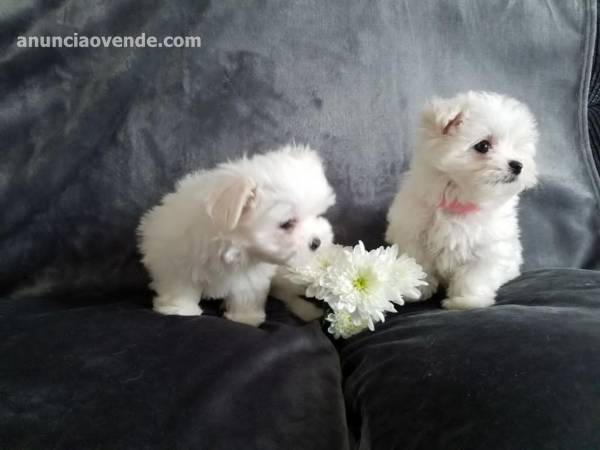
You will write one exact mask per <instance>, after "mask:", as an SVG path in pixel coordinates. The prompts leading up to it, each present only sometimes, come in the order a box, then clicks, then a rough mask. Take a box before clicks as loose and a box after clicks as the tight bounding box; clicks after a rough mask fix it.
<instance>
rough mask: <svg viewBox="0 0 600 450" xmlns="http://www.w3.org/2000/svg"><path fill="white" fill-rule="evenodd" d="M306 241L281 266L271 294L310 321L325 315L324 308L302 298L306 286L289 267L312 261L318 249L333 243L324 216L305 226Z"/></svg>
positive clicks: (301, 317)
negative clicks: (294, 279) (295, 278)
mask: <svg viewBox="0 0 600 450" xmlns="http://www.w3.org/2000/svg"><path fill="white" fill-rule="evenodd" d="M304 242H305V243H306V245H305V246H304V248H302V249H300V250H299V251H298V253H296V255H295V256H294V257H292V258H291V259H290V260H289V261H288V262H287V264H286V265H285V266H280V267H279V269H278V270H277V273H276V274H275V277H274V278H273V281H272V283H271V295H272V296H273V297H275V298H278V299H279V300H281V301H282V302H284V303H285V304H286V306H287V307H288V309H289V310H290V311H291V312H292V313H293V314H294V315H295V316H297V317H299V318H300V319H302V320H304V321H305V322H309V321H311V320H314V319H318V318H319V317H321V316H322V315H323V309H322V308H319V307H318V306H316V305H314V304H313V303H311V302H309V301H306V300H305V299H303V298H302V296H303V295H304V293H305V292H306V286H305V285H302V284H298V283H295V282H293V281H292V278H293V276H292V273H291V272H290V270H289V269H288V267H290V268H294V267H301V266H303V265H306V264H308V263H309V262H310V260H311V259H312V258H313V257H314V255H315V252H316V251H317V249H321V250H322V249H323V248H327V247H329V246H330V245H331V244H332V243H333V231H332V230H331V224H330V223H329V222H328V221H327V219H325V218H324V217H316V218H314V219H312V224H311V226H309V227H305V231H304Z"/></svg>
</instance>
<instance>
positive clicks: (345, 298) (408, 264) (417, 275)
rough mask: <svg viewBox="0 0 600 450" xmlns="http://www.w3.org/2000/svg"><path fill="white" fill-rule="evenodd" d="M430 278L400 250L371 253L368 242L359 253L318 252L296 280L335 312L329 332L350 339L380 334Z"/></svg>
mask: <svg viewBox="0 0 600 450" xmlns="http://www.w3.org/2000/svg"><path fill="white" fill-rule="evenodd" d="M423 278H425V273H424V272H423V271H422V269H421V267H420V266H419V265H418V264H417V263H416V262H415V261H414V260H413V259H412V258H409V257H407V256H405V255H402V256H398V249H397V247H396V246H391V247H387V248H384V247H379V248H377V249H376V250H372V251H370V252H369V251H367V250H366V249H365V246H364V244H363V243H362V242H359V243H358V244H357V245H356V246H354V247H353V248H350V247H342V246H339V245H335V246H332V247H329V248H327V249H324V250H323V251H322V252H317V253H316V254H315V258H314V259H313V261H311V263H310V264H309V265H307V266H305V267H301V268H297V269H295V270H294V275H293V277H292V279H293V280H294V281H296V282H299V283H302V284H305V285H306V286H307V288H306V296H307V297H314V298H317V299H319V300H323V301H324V302H326V303H327V304H328V306H329V307H330V308H331V310H332V313H331V314H329V315H328V316H327V318H326V320H327V321H328V322H330V326H329V332H330V333H332V334H334V335H335V336H336V337H338V336H341V337H348V336H351V335H353V334H356V333H357V332H358V331H361V330H363V329H364V328H367V327H368V328H369V329H371V330H373V329H374V327H375V323H377V322H383V321H384V320H385V313H386V312H394V311H395V310H396V309H395V307H394V304H396V305H402V304H404V299H403V296H404V295H411V296H415V293H416V295H418V289H417V287H418V286H421V285H423V284H426V283H425V282H424V281H423Z"/></svg>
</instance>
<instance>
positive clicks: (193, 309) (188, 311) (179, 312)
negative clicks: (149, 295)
mask: <svg viewBox="0 0 600 450" xmlns="http://www.w3.org/2000/svg"><path fill="white" fill-rule="evenodd" d="M154 311H156V312H158V313H161V314H165V315H168V316H199V315H201V314H202V308H200V305H194V304H191V303H184V304H168V305H160V304H158V305H154Z"/></svg>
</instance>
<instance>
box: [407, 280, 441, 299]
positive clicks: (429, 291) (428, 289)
mask: <svg viewBox="0 0 600 450" xmlns="http://www.w3.org/2000/svg"><path fill="white" fill-rule="evenodd" d="M437 288H438V284H437V283H436V282H429V281H428V284H427V285H425V286H419V292H420V293H421V296H420V297H416V298H415V297H408V296H405V297H404V301H406V303H413V302H422V301H425V300H429V299H430V298H431V297H432V296H433V294H435V293H436V291H437Z"/></svg>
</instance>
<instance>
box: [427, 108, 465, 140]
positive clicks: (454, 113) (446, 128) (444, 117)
mask: <svg viewBox="0 0 600 450" xmlns="http://www.w3.org/2000/svg"><path fill="white" fill-rule="evenodd" d="M421 121H422V123H423V126H424V127H425V128H427V129H428V130H429V131H432V132H434V133H435V134H442V135H444V136H445V135H447V134H450V133H452V131H453V130H455V129H457V128H458V127H459V126H460V124H461V123H462V121H463V109H462V105H461V104H460V103H459V102H456V101H450V100H444V99H434V100H432V101H430V102H429V104H428V105H427V106H426V107H425V110H424V111H423V115H422V117H421Z"/></svg>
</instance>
